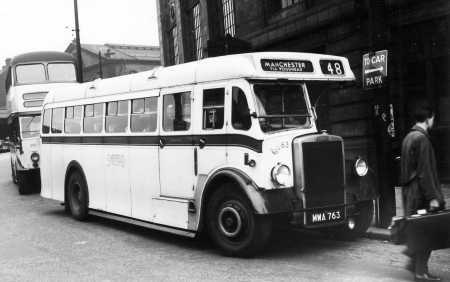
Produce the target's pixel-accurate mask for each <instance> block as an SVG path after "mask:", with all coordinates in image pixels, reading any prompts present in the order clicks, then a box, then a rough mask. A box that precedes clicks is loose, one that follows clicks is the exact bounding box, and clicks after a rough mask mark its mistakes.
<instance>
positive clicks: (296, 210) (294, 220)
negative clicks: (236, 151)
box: [260, 188, 363, 228]
mask: <svg viewBox="0 0 450 282" xmlns="http://www.w3.org/2000/svg"><path fill="white" fill-rule="evenodd" d="M260 194H261V196H262V198H263V199H264V204H265V207H266V211H267V212H266V214H270V215H280V216H284V217H285V218H287V220H288V222H289V224H290V225H294V226H298V227H305V228H324V227H330V226H338V225H344V224H347V223H348V220H349V219H351V218H353V217H354V216H356V215H357V214H358V208H357V207H358V204H359V202H358V201H352V202H351V203H348V202H344V203H342V204H340V205H330V206H321V207H311V208H305V207H304V204H303V199H301V198H299V197H298V195H297V193H296V191H295V189H294V188H287V189H274V190H263V191H260ZM346 201H347V200H346ZM361 202H363V201H361ZM333 212H334V215H333ZM336 212H339V213H340V214H339V218H338V219H337V218H336ZM329 213H331V214H329ZM313 215H315V219H316V221H315V222H312V216H313ZM319 215H321V216H325V219H323V217H321V218H320V220H317V218H318V217H319ZM333 216H334V217H335V218H333Z"/></svg>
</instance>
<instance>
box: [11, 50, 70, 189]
mask: <svg viewBox="0 0 450 282" xmlns="http://www.w3.org/2000/svg"><path fill="white" fill-rule="evenodd" d="M76 81H77V77H76V71H75V60H74V58H73V57H72V56H71V55H70V54H67V53H63V52H31V53H26V54H22V55H18V56H16V57H14V58H13V59H12V60H11V63H10V65H9V68H8V70H7V75H6V83H5V86H6V92H7V107H8V111H9V116H8V128H9V143H10V152H11V153H10V154H11V175H12V180H13V182H14V183H16V184H18V187H19V193H20V194H27V193H31V192H33V191H34V190H38V188H39V185H40V175H39V159H40V152H39V151H40V136H39V134H40V127H41V109H42V104H43V102H44V98H45V96H46V95H47V94H48V92H49V91H50V90H52V89H55V88H57V87H61V86H64V85H68V84H73V83H76Z"/></svg>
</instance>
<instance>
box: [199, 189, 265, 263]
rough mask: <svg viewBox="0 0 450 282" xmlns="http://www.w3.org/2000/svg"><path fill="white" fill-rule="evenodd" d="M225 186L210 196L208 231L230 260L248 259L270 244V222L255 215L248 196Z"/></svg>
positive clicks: (263, 217)
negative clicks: (237, 257) (237, 258)
mask: <svg viewBox="0 0 450 282" xmlns="http://www.w3.org/2000/svg"><path fill="white" fill-rule="evenodd" d="M235 190H236V189H235V188H234V187H232V185H230V184H228V185H224V186H222V187H221V188H220V189H219V190H217V191H216V192H214V194H213V195H212V196H211V198H210V201H209V204H208V208H207V228H208V234H209V236H210V237H211V239H212V241H213V242H214V243H215V244H216V245H217V246H218V247H219V249H220V250H221V251H222V252H223V253H224V254H225V255H228V256H240V257H249V256H252V255H254V254H256V253H257V252H258V251H260V250H261V249H262V248H263V247H264V246H265V244H266V243H267V241H268V240H269V237H270V233H271V231H272V222H271V219H270V218H269V217H267V216H261V215H257V214H255V213H254V211H253V208H252V206H251V204H250V202H249V200H248V199H247V197H246V196H245V195H243V194H242V193H239V192H237V191H235Z"/></svg>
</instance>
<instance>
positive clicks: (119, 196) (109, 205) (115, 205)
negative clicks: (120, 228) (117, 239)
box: [102, 145, 131, 216]
mask: <svg viewBox="0 0 450 282" xmlns="http://www.w3.org/2000/svg"><path fill="white" fill-rule="evenodd" d="M102 159H103V160H104V161H105V163H104V164H103V166H104V167H105V182H104V183H105V184H104V186H105V189H106V210H107V211H108V212H111V213H115V214H120V215H124V216H131V189H130V186H131V184H130V182H129V181H128V179H129V177H128V166H129V164H130V162H129V156H128V146H124V145H120V146H116V145H112V146H105V148H104V155H103V158H102Z"/></svg>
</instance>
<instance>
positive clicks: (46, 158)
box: [40, 144, 53, 199]
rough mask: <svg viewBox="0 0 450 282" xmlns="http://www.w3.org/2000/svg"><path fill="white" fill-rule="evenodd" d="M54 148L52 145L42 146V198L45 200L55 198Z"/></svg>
mask: <svg viewBox="0 0 450 282" xmlns="http://www.w3.org/2000/svg"><path fill="white" fill-rule="evenodd" d="M52 148H53V145H51V144H42V146H41V155H40V156H41V161H40V166H41V185H42V187H41V196H42V197H44V198H48V199H52V198H53V191H52V190H53V189H52V188H53V187H52V166H51V164H52V163H51V160H52Z"/></svg>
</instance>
